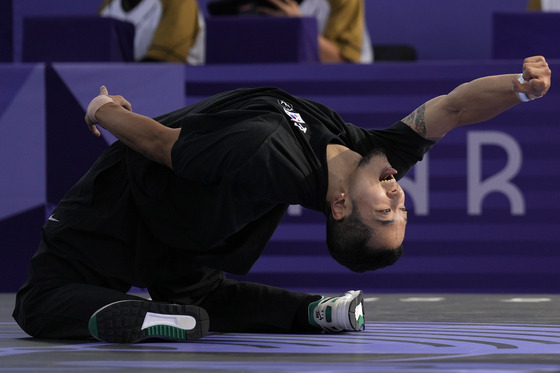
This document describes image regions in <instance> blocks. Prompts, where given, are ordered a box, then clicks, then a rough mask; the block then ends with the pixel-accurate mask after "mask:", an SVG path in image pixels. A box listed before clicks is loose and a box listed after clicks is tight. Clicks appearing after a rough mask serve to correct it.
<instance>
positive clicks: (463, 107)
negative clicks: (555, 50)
mask: <svg viewBox="0 0 560 373" xmlns="http://www.w3.org/2000/svg"><path fill="white" fill-rule="evenodd" d="M520 76H522V79H520V78H519V77H520ZM550 76H551V71H550V69H549V67H548V64H547V62H546V60H545V59H544V57H541V56H536V57H529V58H526V59H525V61H524V63H523V73H522V74H507V75H495V76H487V77H484V78H479V79H476V80H473V81H471V82H469V83H465V84H462V85H460V86H459V87H457V88H455V89H454V90H453V91H452V92H450V93H449V94H447V95H444V96H439V97H436V98H434V99H432V100H430V101H428V102H426V103H425V104H423V105H421V106H420V107H419V108H417V109H416V110H415V111H413V112H412V113H411V114H410V115H408V116H407V117H406V118H404V119H403V122H404V123H406V124H407V125H409V126H410V127H411V128H412V129H413V130H414V131H416V132H417V133H418V134H420V135H421V136H423V137H425V138H427V139H431V140H437V139H440V138H442V137H443V136H445V134H446V133H447V132H449V131H450V130H452V129H453V128H457V127H460V126H464V125H467V124H474V123H479V122H483V121H485V120H488V119H491V118H493V117H495V116H496V115H498V114H500V113H502V112H504V111H506V110H508V109H510V108H511V107H513V106H515V105H517V104H519V103H521V102H523V101H526V100H534V99H536V98H539V97H542V96H543V95H544V94H546V92H547V91H548V89H549V88H550Z"/></svg>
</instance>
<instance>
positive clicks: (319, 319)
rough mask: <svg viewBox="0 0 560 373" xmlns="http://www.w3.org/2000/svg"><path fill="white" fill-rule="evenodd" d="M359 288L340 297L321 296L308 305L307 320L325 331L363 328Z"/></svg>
mask: <svg viewBox="0 0 560 373" xmlns="http://www.w3.org/2000/svg"><path fill="white" fill-rule="evenodd" d="M363 303H364V301H363V297H362V291H361V290H349V291H347V292H346V293H345V294H344V295H342V296H340V297H323V298H322V299H319V300H318V301H316V302H313V303H311V304H310V305H309V322H310V323H311V324H312V325H316V326H320V327H321V328H322V329H323V330H324V331H326V332H330V333H333V332H344V331H358V330H364V329H365V324H366V322H365V315H364V307H363Z"/></svg>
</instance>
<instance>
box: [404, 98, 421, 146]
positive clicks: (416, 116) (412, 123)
mask: <svg viewBox="0 0 560 373" xmlns="http://www.w3.org/2000/svg"><path fill="white" fill-rule="evenodd" d="M425 112H426V104H422V105H421V106H420V107H419V108H418V109H416V110H414V111H413V112H412V113H410V114H409V115H408V116H407V117H406V118H404V119H403V122H404V123H406V124H407V125H408V126H409V127H410V128H412V129H413V130H414V131H415V132H416V133H418V134H419V135H420V136H422V137H424V138H426V122H425V121H424V113H425Z"/></svg>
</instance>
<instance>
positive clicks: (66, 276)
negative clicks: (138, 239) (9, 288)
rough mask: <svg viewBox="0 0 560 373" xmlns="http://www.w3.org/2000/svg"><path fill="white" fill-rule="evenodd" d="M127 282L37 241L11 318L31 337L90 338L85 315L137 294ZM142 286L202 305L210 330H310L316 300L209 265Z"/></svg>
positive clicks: (171, 299) (155, 295) (158, 295)
mask: <svg viewBox="0 0 560 373" xmlns="http://www.w3.org/2000/svg"><path fill="white" fill-rule="evenodd" d="M131 286H132V284H130V283H128V282H127V281H125V280H123V279H119V278H108V277H107V276H102V275H100V274H99V273H96V272H95V271H93V270H92V269H90V268H89V267H88V266H87V265H85V264H83V263H80V262H77V261H70V260H67V259H64V258H62V257H60V256H58V255H56V254H53V253H52V252H50V251H49V250H48V248H47V247H46V244H45V243H44V242H42V243H41V246H40V248H39V251H38V252H37V254H36V255H35V256H34V257H33V259H32V261H31V268H30V273H29V278H28V281H27V282H26V283H25V284H24V285H23V287H22V288H21V289H20V290H19V292H18V293H17V296H16V305H15V310H14V313H13V317H14V319H15V320H16V321H17V323H18V324H19V325H20V327H21V328H22V329H23V330H24V331H25V332H26V333H28V334H29V335H31V336H34V337H38V338H80V339H81V338H90V337H91V336H90V333H89V331H88V320H89V318H90V317H91V315H92V314H93V313H94V312H95V311H97V310H98V309H99V308H101V307H103V306H105V305H107V304H109V303H112V302H115V301H119V300H126V299H143V298H140V297H138V296H135V295H132V294H128V293H127V291H128V290H129V289H130V288H131ZM147 290H148V292H149V294H150V296H151V298H152V300H153V301H157V302H167V303H178V304H192V305H197V306H200V307H202V308H204V309H205V310H206V311H207V312H208V314H209V317H210V330H212V331H221V332H274V333H282V332H311V331H313V329H312V328H311V327H310V326H309V324H308V322H307V306H308V305H309V303H311V302H312V301H314V300H317V299H319V296H313V295H309V294H305V293H296V292H291V291H287V290H284V289H280V288H276V287H271V286H267V285H262V284H256V283H248V282H238V281H234V280H231V279H227V278H225V276H224V274H223V273H222V272H220V271H217V270H213V269H209V268H185V271H184V272H183V273H181V274H178V275H177V276H175V277H170V278H168V279H166V280H162V281H156V282H154V283H153V284H152V285H150V286H149V287H148V289H147Z"/></svg>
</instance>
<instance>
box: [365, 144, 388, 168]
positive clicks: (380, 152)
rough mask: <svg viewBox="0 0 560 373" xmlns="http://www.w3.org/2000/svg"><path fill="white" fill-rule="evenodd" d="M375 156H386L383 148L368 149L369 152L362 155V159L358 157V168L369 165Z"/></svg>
mask: <svg viewBox="0 0 560 373" xmlns="http://www.w3.org/2000/svg"><path fill="white" fill-rule="evenodd" d="M375 157H385V158H387V155H386V154H385V150H383V149H381V148H379V149H374V150H372V151H370V152H369V153H367V154H366V155H364V156H363V157H362V159H360V162H359V163H358V168H360V167H365V166H367V165H369V163H370V162H371V160H372V159H373V158H375Z"/></svg>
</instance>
